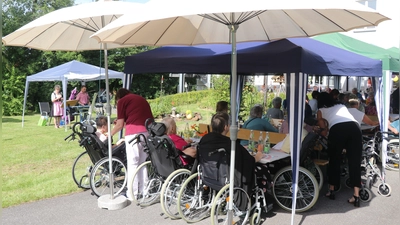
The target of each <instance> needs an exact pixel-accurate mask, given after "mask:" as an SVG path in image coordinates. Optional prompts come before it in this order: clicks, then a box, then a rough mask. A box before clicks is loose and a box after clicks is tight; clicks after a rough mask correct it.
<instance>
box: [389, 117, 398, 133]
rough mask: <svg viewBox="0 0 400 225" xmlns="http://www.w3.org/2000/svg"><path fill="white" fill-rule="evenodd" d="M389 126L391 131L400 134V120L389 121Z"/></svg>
mask: <svg viewBox="0 0 400 225" xmlns="http://www.w3.org/2000/svg"><path fill="white" fill-rule="evenodd" d="M388 128H389V130H390V131H392V132H393V133H394V134H396V135H399V120H395V121H393V122H390V121H389V125H388Z"/></svg>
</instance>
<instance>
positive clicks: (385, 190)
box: [378, 183, 392, 197]
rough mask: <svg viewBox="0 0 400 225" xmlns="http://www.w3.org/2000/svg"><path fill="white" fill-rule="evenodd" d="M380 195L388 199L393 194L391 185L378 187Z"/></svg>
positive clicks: (384, 184) (383, 184)
mask: <svg viewBox="0 0 400 225" xmlns="http://www.w3.org/2000/svg"><path fill="white" fill-rule="evenodd" d="M378 193H379V194H380V195H382V196H385V197H388V196H390V194H391V193H392V187H390V185H389V184H386V183H382V184H380V185H379V187H378Z"/></svg>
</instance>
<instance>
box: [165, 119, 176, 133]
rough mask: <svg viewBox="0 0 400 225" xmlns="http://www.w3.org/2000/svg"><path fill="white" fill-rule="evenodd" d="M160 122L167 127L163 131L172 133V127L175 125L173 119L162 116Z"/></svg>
mask: <svg viewBox="0 0 400 225" xmlns="http://www.w3.org/2000/svg"><path fill="white" fill-rule="evenodd" d="M162 123H163V124H165V128H167V130H166V131H165V132H166V133H167V134H172V131H173V128H174V126H176V123H175V120H174V119H173V118H171V117H164V119H163V120H162Z"/></svg>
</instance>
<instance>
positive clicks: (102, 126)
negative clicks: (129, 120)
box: [96, 116, 125, 148]
mask: <svg viewBox="0 0 400 225" xmlns="http://www.w3.org/2000/svg"><path fill="white" fill-rule="evenodd" d="M107 122H108V121H107V117H105V116H99V117H97V119H96V127H97V131H96V135H97V137H98V138H99V139H100V141H101V142H103V143H104V144H105V145H106V146H108V140H107V139H108V126H107ZM124 141H125V139H124V138H121V139H119V140H118V141H117V143H116V144H115V145H113V148H114V147H116V146H119V145H120V144H121V143H124ZM111 143H112V140H111Z"/></svg>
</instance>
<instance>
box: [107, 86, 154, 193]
mask: <svg viewBox="0 0 400 225" xmlns="http://www.w3.org/2000/svg"><path fill="white" fill-rule="evenodd" d="M115 101H116V102H117V120H116V122H115V126H114V128H113V129H112V130H111V133H110V134H111V136H113V135H114V134H116V133H117V132H119V131H120V130H122V128H123V127H124V125H125V145H126V158H127V167H128V168H127V174H128V179H133V175H134V172H135V170H136V168H137V167H138V166H139V165H140V164H142V163H143V162H144V161H145V160H146V158H147V154H146V153H145V152H144V151H143V146H142V144H141V143H140V142H137V143H135V141H134V142H132V143H129V142H130V141H131V140H133V139H135V138H137V137H138V135H140V134H143V135H146V136H147V130H146V127H145V122H146V120H147V119H149V118H151V119H153V113H152V112H151V108H150V105H149V103H148V102H147V101H146V99H145V98H143V97H142V96H140V95H136V94H132V93H131V92H130V91H129V90H127V89H125V88H121V89H119V90H118V91H117V93H116V96H115ZM146 174H147V171H146V170H145V169H144V170H143V171H142V174H138V179H137V180H136V179H135V181H139V182H138V183H140V184H142V185H143V184H144V183H145V182H146V180H147V176H146ZM138 183H134V184H133V187H128V190H127V197H128V199H129V200H132V199H133V196H131V194H132V193H134V194H135V195H136V194H137V193H138V192H140V191H142V190H141V189H142V188H143V187H139V186H138ZM131 188H133V190H131Z"/></svg>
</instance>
